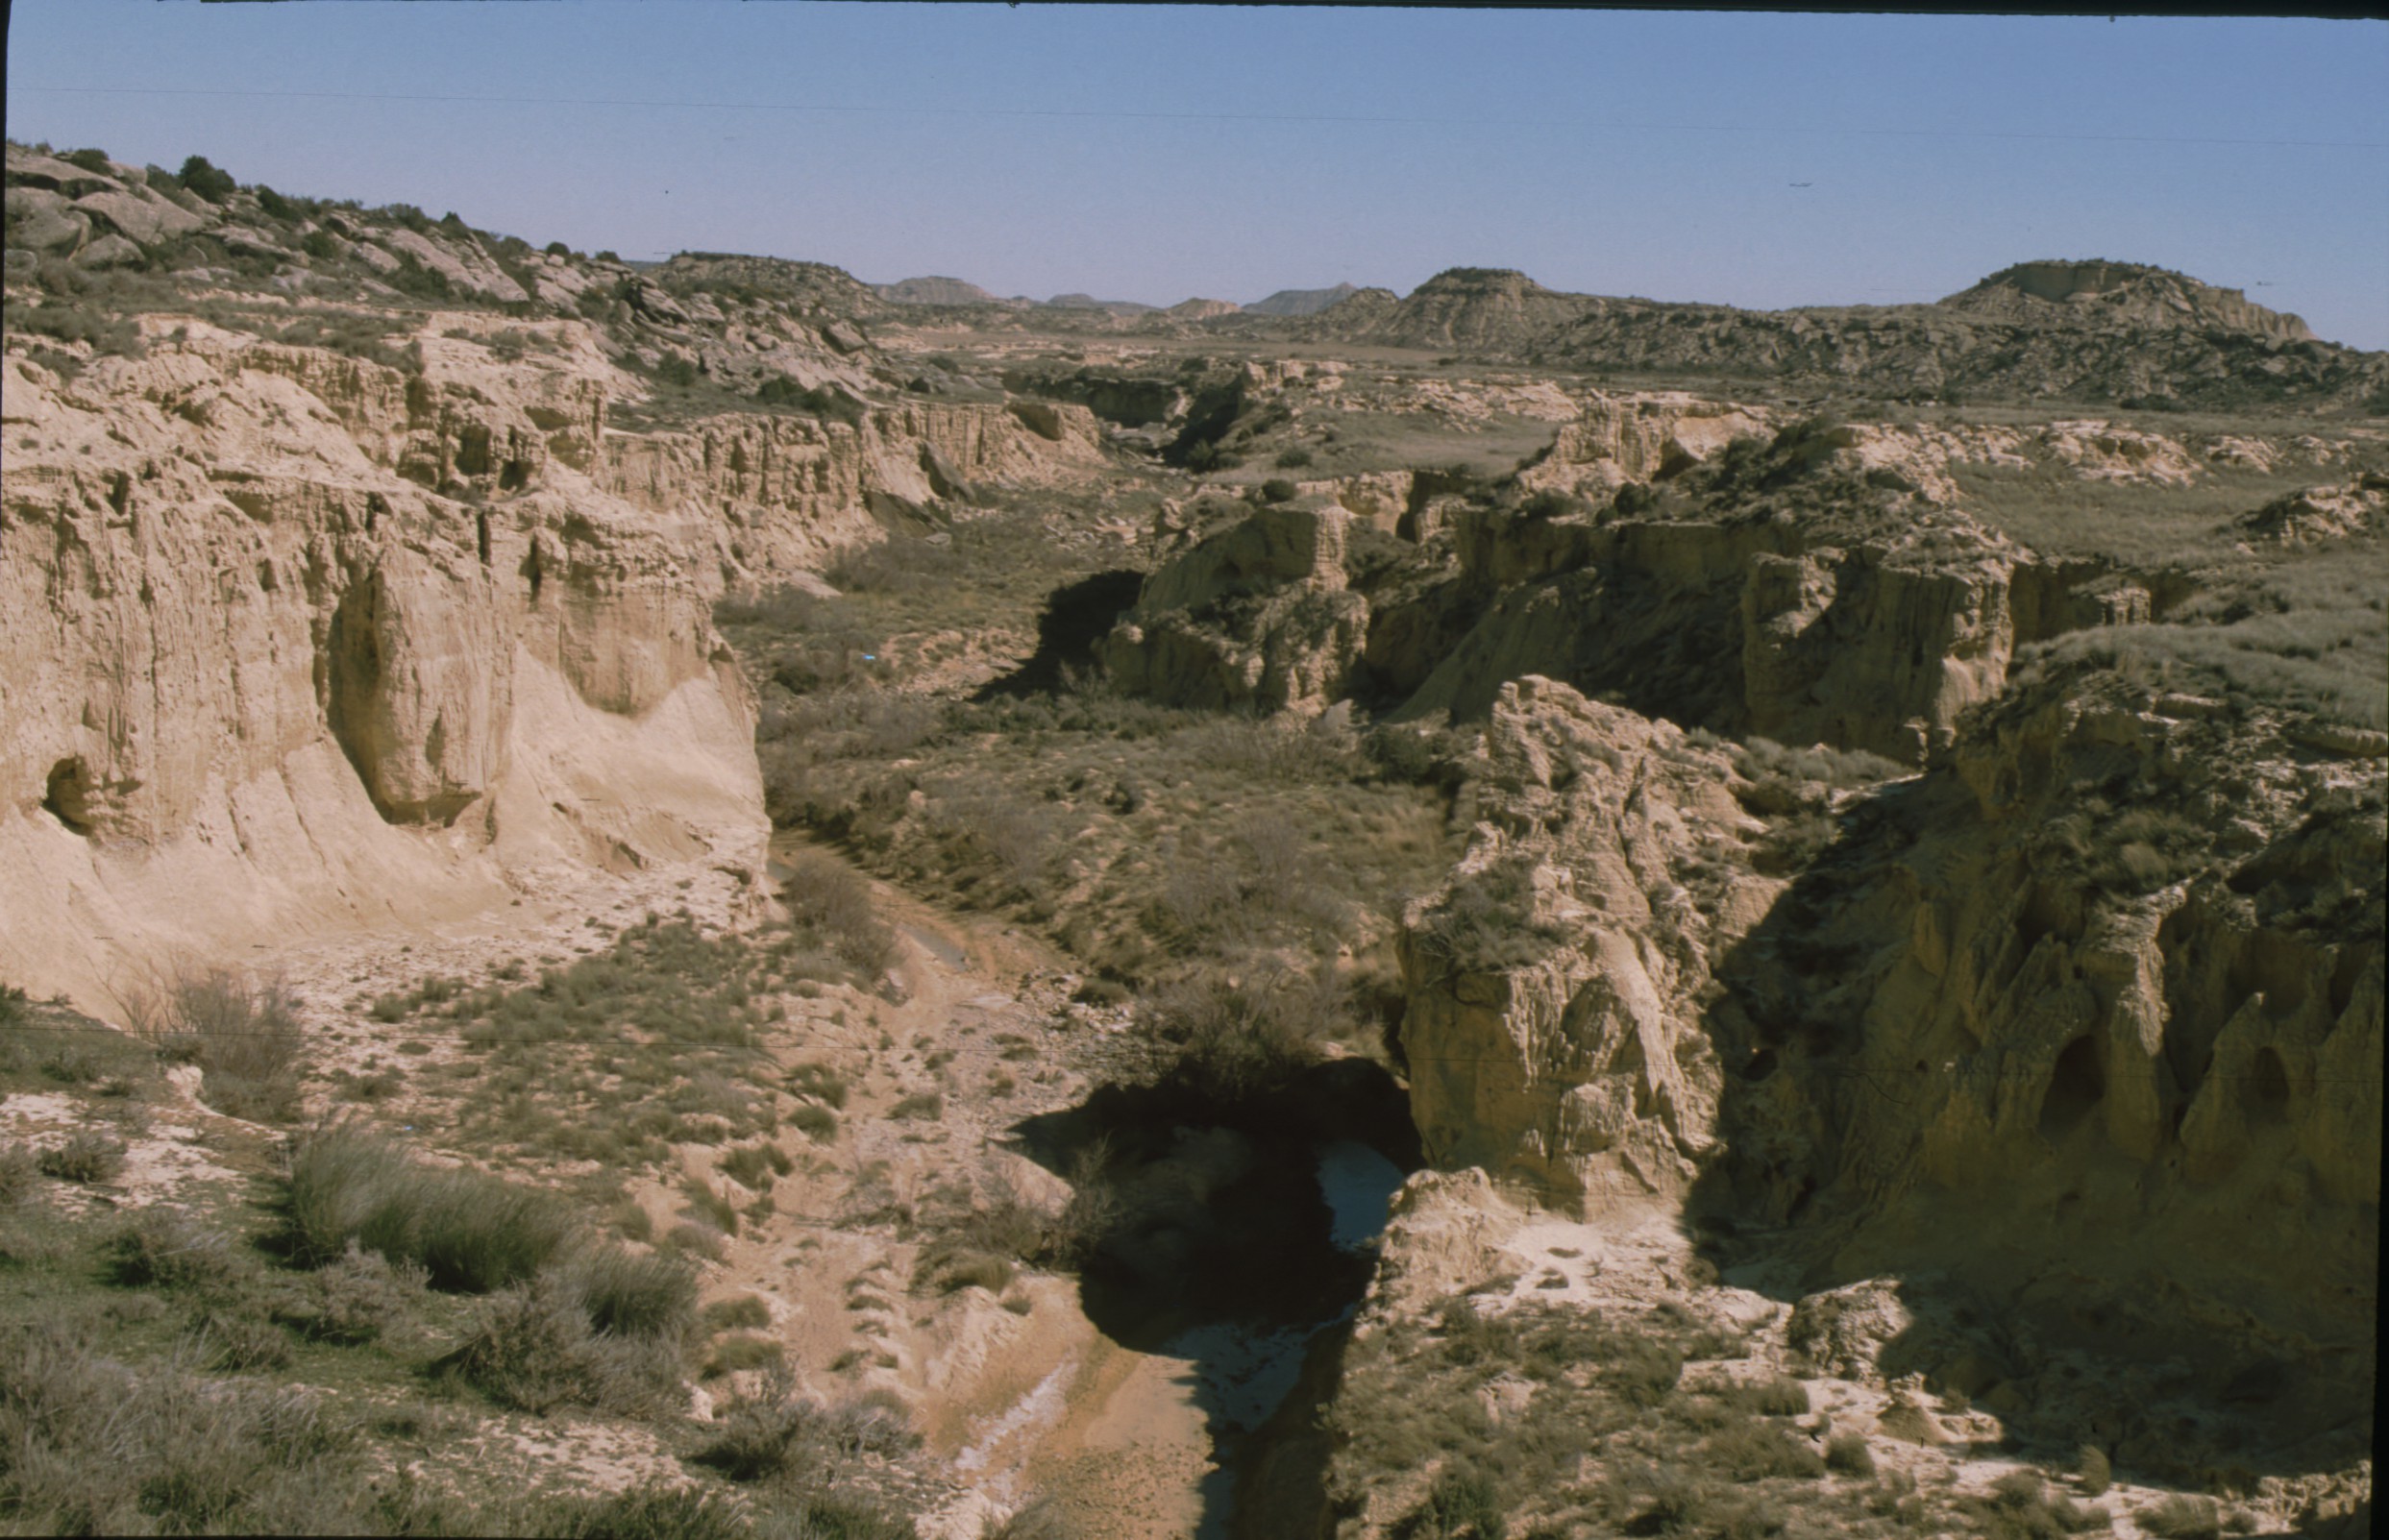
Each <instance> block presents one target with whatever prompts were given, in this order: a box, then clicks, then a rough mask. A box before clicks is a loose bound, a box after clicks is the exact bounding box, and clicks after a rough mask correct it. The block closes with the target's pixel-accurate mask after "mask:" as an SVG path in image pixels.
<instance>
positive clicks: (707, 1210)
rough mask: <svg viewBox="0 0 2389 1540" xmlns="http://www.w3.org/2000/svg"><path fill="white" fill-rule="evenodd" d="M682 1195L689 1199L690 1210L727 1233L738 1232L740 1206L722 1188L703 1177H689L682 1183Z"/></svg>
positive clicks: (716, 1228)
mask: <svg viewBox="0 0 2389 1540" xmlns="http://www.w3.org/2000/svg"><path fill="white" fill-rule="evenodd" d="M680 1196H682V1197H684V1198H686V1199H687V1200H688V1204H689V1208H688V1211H689V1212H690V1213H691V1214H693V1215H694V1216H695V1217H697V1218H698V1219H700V1220H702V1221H703V1222H704V1223H706V1224H708V1225H711V1226H712V1227H713V1228H714V1229H715V1230H718V1231H720V1232H721V1233H722V1234H725V1235H735V1234H738V1206H737V1205H736V1204H734V1203H732V1202H730V1200H729V1198H728V1197H727V1195H726V1194H724V1193H723V1192H722V1190H721V1189H720V1188H718V1187H716V1186H713V1184H711V1183H710V1182H707V1181H705V1180H704V1179H703V1178H702V1177H695V1176H692V1177H688V1178H685V1179H683V1180H682V1182H681V1183H680Z"/></svg>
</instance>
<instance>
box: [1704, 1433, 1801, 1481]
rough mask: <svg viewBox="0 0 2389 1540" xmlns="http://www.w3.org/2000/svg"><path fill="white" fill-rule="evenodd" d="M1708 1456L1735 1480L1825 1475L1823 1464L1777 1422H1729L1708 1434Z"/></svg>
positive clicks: (1716, 1465)
mask: <svg viewBox="0 0 2389 1540" xmlns="http://www.w3.org/2000/svg"><path fill="white" fill-rule="evenodd" d="M1708 1454H1709V1461H1710V1463H1711V1464H1712V1465H1713V1466H1715V1467H1716V1468H1717V1469H1718V1470H1720V1471H1721V1472H1723V1473H1724V1474H1725V1475H1726V1476H1727V1477H1729V1478H1731V1479H1734V1480H1736V1481H1759V1480H1764V1479H1767V1478H1768V1477H1773V1476H1793V1477H1815V1476H1822V1475H1823V1474H1825V1462H1824V1461H1823V1460H1822V1459H1819V1458H1818V1457H1817V1453H1816V1451H1815V1450H1812V1449H1810V1447H1809V1446H1808V1445H1807V1444H1806V1443H1805V1442H1803V1441H1802V1440H1800V1439H1799V1438H1796V1437H1794V1436H1793V1435H1792V1434H1791V1433H1790V1432H1788V1431H1786V1430H1785V1428H1784V1426H1783V1425H1782V1424H1780V1423H1771V1422H1763V1421H1745V1422H1736V1423H1729V1424H1727V1425H1726V1426H1725V1427H1724V1428H1722V1429H1720V1430H1717V1431H1716V1432H1715V1433H1712V1434H1711V1435H1710V1439H1709V1448H1708Z"/></svg>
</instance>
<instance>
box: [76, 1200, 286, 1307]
mask: <svg viewBox="0 0 2389 1540" xmlns="http://www.w3.org/2000/svg"><path fill="white" fill-rule="evenodd" d="M107 1252H108V1259H109V1263H110V1266H111V1271H112V1272H113V1274H114V1276H115V1281H116V1282H117V1283H127V1284H133V1285H137V1286H145V1287H151V1288H191V1289H218V1288H224V1287H227V1286H230V1285H233V1284H236V1283H239V1282H240V1281H241V1280H242V1279H244V1278H245V1277H248V1276H249V1275H251V1274H254V1273H255V1272H256V1271H257V1263H256V1262H255V1261H254V1260H253V1259H250V1258H249V1257H247V1256H245V1255H243V1254H242V1253H241V1251H240V1250H239V1249H238V1248H237V1247H236V1246H235V1245H234V1240H233V1237H232V1235H231V1234H229V1233H227V1232H226V1231H225V1230H224V1229H223V1228H222V1227H221V1226H218V1225H212V1224H209V1222H208V1221H207V1220H205V1219H203V1218H201V1217H200V1216H199V1215H197V1214H195V1213H193V1212H191V1210H188V1209H184V1208H179V1207H176V1206H173V1205H169V1204H155V1205H152V1206H151V1207H149V1208H147V1209H143V1210H139V1211H138V1212H136V1213H135V1214H134V1215H133V1217H131V1218H130V1219H128V1220H126V1221H125V1222H124V1224H123V1226H122V1227H121V1228H119V1229H118V1230H117V1231H116V1232H115V1233H114V1234H111V1235H110V1236H109V1237H108V1247H107Z"/></svg>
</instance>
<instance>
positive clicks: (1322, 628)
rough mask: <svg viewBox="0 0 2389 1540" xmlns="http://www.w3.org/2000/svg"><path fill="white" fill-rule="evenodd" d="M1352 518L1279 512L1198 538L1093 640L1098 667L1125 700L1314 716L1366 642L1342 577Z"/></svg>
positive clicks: (1337, 691) (1319, 510)
mask: <svg viewBox="0 0 2389 1540" xmlns="http://www.w3.org/2000/svg"><path fill="white" fill-rule="evenodd" d="M1352 518H1353V516H1352V515H1351V514H1350V513H1349V512H1347V511H1346V510H1344V509H1342V508H1341V507H1317V506H1311V507H1306V506H1299V505H1295V504H1283V505H1279V506H1275V507H1265V508H1262V509H1259V510H1257V511H1256V512H1254V513H1253V514H1252V515H1251V516H1250V517H1249V518H1246V519H1244V520H1243V521H1242V522H1240V523H1237V524H1234V525H1231V526H1228V527H1227V528H1225V529H1221V530H1219V531H1217V532H1215V533H1214V534H1212V535H1211V536H1210V537H1208V538H1206V539H1203V540H1200V541H1198V542H1197V543H1196V544H1195V546H1194V547H1192V548H1191V549H1190V550H1188V551H1187V552H1186V553H1185V554H1184V555H1182V556H1181V557H1179V558H1178V559H1177V560H1176V561H1174V562H1171V563H1170V564H1169V565H1167V566H1165V567H1163V568H1161V569H1160V570H1159V571H1158V572H1156V573H1154V574H1153V575H1152V576H1151V577H1149V578H1147V579H1146V580H1145V588H1144V591H1143V593H1142V594H1141V595H1140V596H1139V597H1138V599H1137V606H1136V608H1135V610H1133V611H1132V612H1131V613H1130V614H1129V615H1128V617H1127V618H1126V619H1124V620H1123V621H1121V623H1120V625H1119V626H1118V627H1117V628H1116V629H1115V630H1113V632H1112V633H1111V635H1110V636H1108V637H1106V638H1105V639H1104V641H1103V643H1102V646H1101V648H1100V655H1101V657H1102V659H1103V662H1104V666H1105V667H1106V668H1108V669H1109V670H1111V672H1112V673H1113V675H1114V677H1116V678H1118V679H1119V680H1120V681H1121V685H1122V687H1123V688H1125V689H1127V690H1129V691H1131V692H1134V693H1138V694H1145V695H1153V696H1157V697H1163V698H1166V699H1170V700H1173V701H1178V702H1181V703H1184V704H1188V705H1195V706H1243V705H1246V704H1254V705H1258V706H1261V707H1262V708H1264V709H1267V710H1293V711H1299V712H1316V711H1319V710H1321V709H1324V708H1325V707H1326V706H1327V705H1328V704H1329V703H1330V702H1331V701H1333V700H1334V699H1336V698H1337V697H1339V696H1340V695H1341V694H1342V693H1343V691H1344V689H1345V687H1346V686H1347V685H1348V683H1349V682H1350V677H1351V673H1352V670H1353V667H1354V665H1355V664H1356V663H1357V662H1358V661H1359V658H1360V655H1361V649H1362V647H1363V645H1364V643H1365V641H1366V638H1367V620H1368V604H1367V600H1366V599H1363V598H1362V597H1361V596H1360V595H1358V594H1355V593H1353V592H1351V591H1350V590H1349V588H1348V587H1347V585H1346V580H1345V574H1344V558H1345V550H1346V541H1347V534H1348V531H1349V529H1350V526H1351V524H1352Z"/></svg>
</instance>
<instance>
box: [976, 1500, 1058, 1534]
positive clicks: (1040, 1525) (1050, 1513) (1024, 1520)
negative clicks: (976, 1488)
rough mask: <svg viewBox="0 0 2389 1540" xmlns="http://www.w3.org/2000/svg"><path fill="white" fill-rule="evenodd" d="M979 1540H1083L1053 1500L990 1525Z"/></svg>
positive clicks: (1016, 1511)
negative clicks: (1080, 1539)
mask: <svg viewBox="0 0 2389 1540" xmlns="http://www.w3.org/2000/svg"><path fill="white" fill-rule="evenodd" d="M979 1540H1079V1529H1078V1527H1077V1526H1076V1525H1074V1524H1072V1523H1071V1519H1070V1515H1069V1514H1067V1513H1065V1512H1063V1511H1062V1509H1061V1507H1060V1505H1059V1504H1057V1503H1054V1502H1053V1500H1052V1499H1050V1498H1046V1497H1039V1498H1034V1499H1032V1500H1030V1502H1029V1503H1028V1505H1027V1506H1026V1507H1022V1508H1015V1509H1014V1510H1013V1512H1012V1515H1011V1516H1010V1517H1009V1518H1007V1519H1005V1520H1004V1521H1003V1522H1002V1523H1000V1524H998V1523H996V1522H994V1521H993V1520H991V1521H989V1522H988V1524H987V1526H986V1528H983V1529H982V1530H981V1531H980V1534H979Z"/></svg>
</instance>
